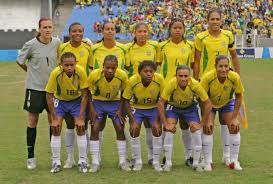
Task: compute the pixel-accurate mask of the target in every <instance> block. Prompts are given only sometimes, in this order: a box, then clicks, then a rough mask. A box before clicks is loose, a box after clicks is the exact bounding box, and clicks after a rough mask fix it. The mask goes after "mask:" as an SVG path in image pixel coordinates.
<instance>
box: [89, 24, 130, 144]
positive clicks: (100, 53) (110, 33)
mask: <svg viewBox="0 0 273 184" xmlns="http://www.w3.org/2000/svg"><path fill="white" fill-rule="evenodd" d="M102 35H103V38H102V40H101V41H100V42H99V43H97V44H95V45H93V46H92V47H91V52H90V54H91V68H92V69H98V68H100V69H101V68H102V67H103V63H104V59H105V57H106V56H107V55H115V56H116V57H117V59H118V68H120V69H124V65H125V59H126V49H125V46H124V45H123V44H121V43H119V42H117V41H115V35H116V29H115V25H114V24H113V23H112V22H105V23H104V24H103V25H102ZM105 122H106V117H104V121H103V122H101V124H100V126H101V127H100V130H101V131H100V133H99V141H100V148H101V147H102V139H103V134H102V130H103V129H104V126H105Z"/></svg>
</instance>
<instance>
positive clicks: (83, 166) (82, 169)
mask: <svg viewBox="0 0 273 184" xmlns="http://www.w3.org/2000/svg"><path fill="white" fill-rule="evenodd" d="M78 167H79V172H82V173H87V171H88V168H87V163H86V162H81V163H79V164H78Z"/></svg>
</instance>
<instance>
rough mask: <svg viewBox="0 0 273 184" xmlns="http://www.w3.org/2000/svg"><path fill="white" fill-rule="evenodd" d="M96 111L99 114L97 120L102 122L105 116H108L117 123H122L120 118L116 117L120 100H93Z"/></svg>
mask: <svg viewBox="0 0 273 184" xmlns="http://www.w3.org/2000/svg"><path fill="white" fill-rule="evenodd" d="M93 105H94V107H95V110H96V113H97V114H98V117H97V121H98V122H102V121H103V119H104V118H103V117H105V116H107V115H108V117H109V118H111V119H112V121H113V122H115V123H121V122H120V119H119V118H117V117H116V112H117V111H118V108H119V101H101V100H93Z"/></svg>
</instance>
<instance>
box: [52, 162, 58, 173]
mask: <svg viewBox="0 0 273 184" xmlns="http://www.w3.org/2000/svg"><path fill="white" fill-rule="evenodd" d="M60 171H61V165H60V164H58V163H56V162H53V164H52V168H51V170H50V172H51V173H57V172H60Z"/></svg>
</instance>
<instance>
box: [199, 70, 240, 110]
mask: <svg viewBox="0 0 273 184" xmlns="http://www.w3.org/2000/svg"><path fill="white" fill-rule="evenodd" d="M201 85H202V86H203V88H204V89H205V91H206V92H207V93H208V96H209V98H210V100H211V102H212V104H213V107H215V108H220V107H223V106H225V105H226V104H227V103H228V102H229V101H230V100H232V99H233V98H234V93H236V94H242V93H243V92H244V87H243V84H242V82H241V79H240V76H239V75H238V74H237V73H236V72H233V71H229V72H228V76H227V78H226V80H225V82H224V83H220V82H219V80H218V78H217V73H216V70H212V71H210V72H208V73H207V74H205V75H204V77H203V78H202V79H201Z"/></svg>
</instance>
